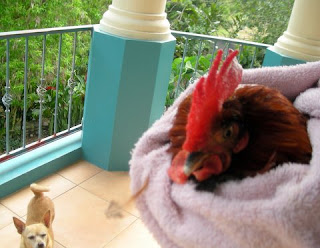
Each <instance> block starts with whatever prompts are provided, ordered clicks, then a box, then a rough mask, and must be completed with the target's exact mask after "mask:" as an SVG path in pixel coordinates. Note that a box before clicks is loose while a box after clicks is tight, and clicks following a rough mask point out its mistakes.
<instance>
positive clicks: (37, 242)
mask: <svg viewBox="0 0 320 248" xmlns="http://www.w3.org/2000/svg"><path fill="white" fill-rule="evenodd" d="M30 189H31V190H32V192H33V193H34V197H33V198H32V199H31V201H30V203H29V205H28V212H27V221H26V223H24V222H23V221H21V220H19V219H18V218H16V217H13V222H14V225H15V226H16V228H17V231H18V233H19V234H21V242H20V248H52V247H53V242H54V237H53V231H52V221H53V219H54V214H55V213H54V205H53V202H52V200H51V199H50V198H49V197H47V196H44V194H43V192H48V191H49V189H48V188H47V187H43V186H40V185H37V184H34V183H33V184H31V185H30Z"/></svg>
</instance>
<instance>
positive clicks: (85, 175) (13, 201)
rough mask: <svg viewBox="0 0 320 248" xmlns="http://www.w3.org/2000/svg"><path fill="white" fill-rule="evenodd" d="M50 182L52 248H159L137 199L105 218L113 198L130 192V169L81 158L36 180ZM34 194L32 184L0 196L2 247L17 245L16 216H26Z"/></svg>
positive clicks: (120, 198)
mask: <svg viewBox="0 0 320 248" xmlns="http://www.w3.org/2000/svg"><path fill="white" fill-rule="evenodd" d="M37 183H39V184H43V185H48V186H50V189H51V191H50V192H49V193H47V195H48V196H49V197H50V198H51V199H52V200H53V202H54V205H55V211H56V216H55V220H54V221H53V231H54V235H55V245H54V248H61V247H66V248H88V247H90V248H98V247H99V248H111V247H112V248H118V247H119V248H120V247H121V248H122V247H129V246H130V247H131V248H134V247H148V248H159V247H160V246H159V245H158V244H157V243H156V241H155V240H154V239H153V237H152V236H151V234H150V233H149V231H148V230H147V229H146V227H145V226H144V224H143V223H142V221H141V220H140V218H139V212H138V211H137V209H136V208H135V206H134V203H132V204H130V205H127V206H126V207H124V209H123V210H121V212H122V215H123V217H122V218H107V217H106V216H105V211H106V209H107V208H108V205H109V202H110V201H111V200H114V201H116V202H118V203H120V204H121V203H124V202H125V201H126V200H128V198H129V195H130V190H129V183H130V178H129V176H128V173H127V172H108V171H103V170H101V169H100V168H98V167H96V166H94V165H91V164H89V163H88V162H85V161H79V162H77V163H75V164H73V165H70V166H69V167H67V168H65V169H63V170H61V171H59V172H58V173H55V174H52V175H50V176H48V177H47V178H44V179H42V180H40V181H39V182H37ZM32 196H33V194H32V192H31V191H30V189H29V188H25V189H22V190H20V191H19V192H17V193H14V194H12V195H10V196H8V197H6V198H3V199H0V247H18V246H19V242H20V235H19V234H18V233H17V231H16V229H15V227H14V225H13V222H12V217H13V216H16V217H20V218H22V219H25V218H26V212H27V205H28V203H29V201H30V199H31V198H32Z"/></svg>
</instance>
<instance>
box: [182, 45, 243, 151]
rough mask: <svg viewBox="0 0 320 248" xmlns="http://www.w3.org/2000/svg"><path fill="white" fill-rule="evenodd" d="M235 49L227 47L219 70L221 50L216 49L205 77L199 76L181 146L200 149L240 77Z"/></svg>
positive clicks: (240, 71)
mask: <svg viewBox="0 0 320 248" xmlns="http://www.w3.org/2000/svg"><path fill="white" fill-rule="evenodd" d="M237 54H238V51H232V50H231V49H230V51H229V55H228V56H227V58H226V60H225V61H224V63H223V64H222V66H221V67H220V70H218V69H219V65H220V62H221V60H222V55H223V51H222V50H219V51H218V53H217V56H216V58H215V60H214V62H213V65H212V67H211V69H210V71H209V73H208V75H207V77H201V78H200V80H199V81H198V83H197V85H196V87H195V90H194V91H193V95H192V103H191V109H190V112H189V116H188V124H187V126H186V130H187V137H186V140H185V142H184V144H183V149H185V150H187V151H189V152H192V151H199V150H201V148H203V147H204V146H205V144H206V137H208V133H209V131H210V128H211V125H212V123H214V119H215V118H216V116H217V114H218V113H219V112H220V111H221V109H222V104H223V102H224V101H225V100H226V99H227V98H228V97H230V96H231V95H232V94H233V92H234V90H235V89H236V88H237V86H238V85H239V83H240V82H241V78H242V67H241V65H240V64H239V63H238V62H237V60H236V59H235V57H236V56H237Z"/></svg>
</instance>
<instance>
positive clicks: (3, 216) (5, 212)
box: [0, 204, 17, 229]
mask: <svg viewBox="0 0 320 248" xmlns="http://www.w3.org/2000/svg"><path fill="white" fill-rule="evenodd" d="M13 216H15V217H17V215H16V214H15V213H13V212H11V211H10V210H9V209H7V208H6V207H5V206H3V205H1V204H0V229H1V228H3V227H5V226H7V225H9V224H10V223H12V217H13Z"/></svg>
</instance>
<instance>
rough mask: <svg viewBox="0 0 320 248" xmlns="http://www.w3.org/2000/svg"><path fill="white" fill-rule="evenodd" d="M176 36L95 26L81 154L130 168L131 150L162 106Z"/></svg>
mask: <svg viewBox="0 0 320 248" xmlns="http://www.w3.org/2000/svg"><path fill="white" fill-rule="evenodd" d="M174 49H175V39H174V38H172V39H171V40H169V41H143V40H135V39H130V38H122V37H118V36H114V35H111V34H107V33H105V32H102V31H100V30H99V26H96V27H95V28H94V32H93V38H92V44H91V50H90V58H89V69H88V83H87V89H86V99H85V106H84V119H83V137H82V152H83V157H84V159H86V160H87V161H89V162H90V163H93V164H95V165H97V166H99V167H101V168H103V169H106V170H110V171H113V170H128V169H129V165H128V162H129V160H130V151H131V150H132V148H133V146H134V144H135V143H136V141H137V140H138V138H139V137H140V136H141V135H142V134H143V132H144V131H145V130H146V129H147V128H148V127H149V126H150V125H151V124H152V123H153V122H154V121H155V120H156V119H158V118H159V117H160V116H161V115H162V113H163V111H164V104H165V98H166V93H167V88H168V82H169V77H170V73H171V63H172V60H173V53H174Z"/></svg>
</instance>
